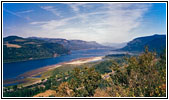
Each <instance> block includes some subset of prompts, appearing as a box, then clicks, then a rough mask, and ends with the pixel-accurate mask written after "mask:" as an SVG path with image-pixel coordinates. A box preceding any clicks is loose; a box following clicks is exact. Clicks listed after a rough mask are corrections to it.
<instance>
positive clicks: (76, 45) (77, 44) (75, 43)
mask: <svg viewBox="0 0 169 100" xmlns="http://www.w3.org/2000/svg"><path fill="white" fill-rule="evenodd" d="M30 39H38V40H44V41H47V42H49V43H59V44H62V45H63V46H64V47H65V48H67V49H69V50H81V49H96V48H107V46H103V45H101V44H98V43H97V42H95V41H89V42H88V41H83V40H66V39H61V38H39V37H30Z"/></svg>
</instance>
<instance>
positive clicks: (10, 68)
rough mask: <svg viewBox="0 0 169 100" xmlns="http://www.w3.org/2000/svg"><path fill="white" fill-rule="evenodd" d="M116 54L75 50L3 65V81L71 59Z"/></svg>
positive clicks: (108, 51)
mask: <svg viewBox="0 0 169 100" xmlns="http://www.w3.org/2000/svg"><path fill="white" fill-rule="evenodd" d="M117 53H120V52H115V51H111V49H90V50H75V51H72V52H71V54H69V55H62V56H59V57H55V58H47V59H39V60H29V61H21V62H13V63H4V64H3V80H7V79H12V78H16V77H17V76H18V75H20V74H23V73H25V72H28V71H31V70H35V69H38V68H41V67H44V66H48V65H53V64H58V63H61V62H67V61H71V60H73V59H78V58H85V57H97V56H105V55H107V54H117Z"/></svg>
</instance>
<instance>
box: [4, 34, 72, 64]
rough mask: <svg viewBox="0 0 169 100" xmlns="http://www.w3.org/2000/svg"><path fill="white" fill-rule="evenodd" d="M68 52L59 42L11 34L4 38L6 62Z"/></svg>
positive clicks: (47, 56) (53, 55)
mask: <svg viewBox="0 0 169 100" xmlns="http://www.w3.org/2000/svg"><path fill="white" fill-rule="evenodd" d="M68 53H69V50H68V49H65V48H64V47H63V46H62V45H61V44H58V43H48V42H46V41H43V40H37V39H28V38H22V37H18V36H9V37H5V38H4V39H3V60H4V62H15V61H23V60H32V59H41V58H49V57H56V56H59V55H62V54H68Z"/></svg>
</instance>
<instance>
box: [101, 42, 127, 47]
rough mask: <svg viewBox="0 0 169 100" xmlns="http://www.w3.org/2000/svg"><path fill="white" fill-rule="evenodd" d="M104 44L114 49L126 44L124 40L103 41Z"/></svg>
mask: <svg viewBox="0 0 169 100" xmlns="http://www.w3.org/2000/svg"><path fill="white" fill-rule="evenodd" d="M103 45H104V46H109V47H112V48H114V49H119V48H123V47H125V46H126V45H127V43H126V42H123V43H109V42H106V43H103Z"/></svg>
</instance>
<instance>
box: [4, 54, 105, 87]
mask: <svg viewBox="0 0 169 100" xmlns="http://www.w3.org/2000/svg"><path fill="white" fill-rule="evenodd" d="M102 58H103V56H100V57H88V58H79V59H74V60H71V61H69V62H63V63H59V64H55V65H50V66H45V67H42V68H38V69H35V70H32V71H29V72H25V73H23V74H21V75H19V76H18V77H19V78H20V77H24V79H25V78H29V77H30V78H31V77H34V76H37V75H40V74H42V73H44V72H46V71H49V70H52V69H55V68H58V67H61V66H62V65H65V64H71V65H72V64H73V65H80V64H84V63H88V62H94V61H99V60H102ZM24 79H22V82H23V81H24ZM16 81H17V82H18V80H13V81H10V80H5V81H4V84H9V83H10V84H11V83H15V82H16ZM20 81H21V80H20Z"/></svg>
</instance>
